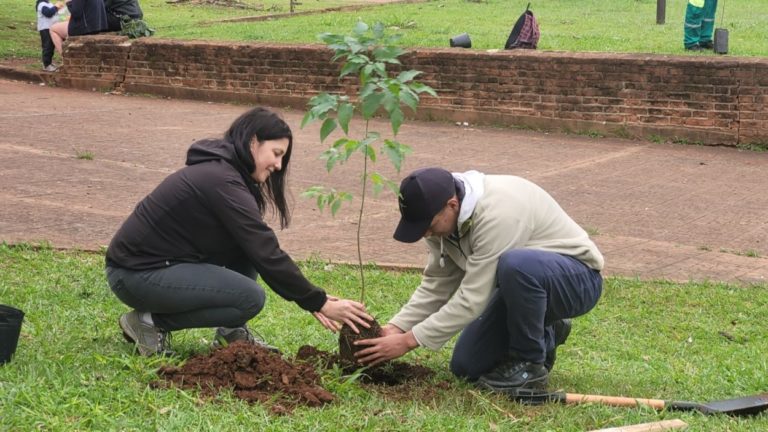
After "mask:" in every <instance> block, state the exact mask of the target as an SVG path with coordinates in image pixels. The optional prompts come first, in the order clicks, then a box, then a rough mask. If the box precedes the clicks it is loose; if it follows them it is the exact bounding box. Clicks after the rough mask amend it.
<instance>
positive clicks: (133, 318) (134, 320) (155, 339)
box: [118, 310, 173, 356]
mask: <svg viewBox="0 0 768 432" xmlns="http://www.w3.org/2000/svg"><path fill="white" fill-rule="evenodd" d="M118 322H119V324H120V328H121V329H123V336H124V337H125V340H127V341H128V342H132V343H135V344H136V349H138V351H139V354H141V355H143V356H152V355H157V354H161V355H173V351H171V340H170V339H171V338H170V336H171V334H170V333H168V332H165V331H162V330H160V329H159V328H157V327H155V326H153V325H150V324H147V323H145V322H143V321H142V320H141V318H140V313H139V312H137V311H135V310H134V311H131V312H128V313H125V314H122V315H121V316H120V320H119V321H118Z"/></svg>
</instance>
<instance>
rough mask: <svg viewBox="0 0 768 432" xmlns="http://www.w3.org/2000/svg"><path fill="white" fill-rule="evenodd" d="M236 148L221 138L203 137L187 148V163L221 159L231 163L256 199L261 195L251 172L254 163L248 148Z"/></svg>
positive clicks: (254, 168) (194, 163) (253, 169)
mask: <svg viewBox="0 0 768 432" xmlns="http://www.w3.org/2000/svg"><path fill="white" fill-rule="evenodd" d="M242 147H243V148H239V149H238V148H236V145H235V144H232V143H231V142H229V141H225V140H221V139H205V140H201V141H197V142H195V143H194V144H192V145H191V146H190V147H189V150H187V162H186V164H187V165H196V164H200V163H204V162H210V161H217V160H223V161H225V162H227V163H228V164H230V165H232V166H233V167H234V168H235V169H236V170H237V172H239V173H240V176H241V177H242V178H243V181H244V182H245V184H246V186H248V190H250V191H251V194H252V195H253V196H254V197H256V198H257V200H258V199H260V197H261V191H260V188H259V185H258V184H257V183H256V182H255V181H254V180H253V177H251V174H252V173H253V172H254V171H255V170H256V163H255V162H254V161H253V155H252V154H251V151H250V149H247V148H245V147H246V146H242Z"/></svg>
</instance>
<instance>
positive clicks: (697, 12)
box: [683, 0, 717, 51]
mask: <svg viewBox="0 0 768 432" xmlns="http://www.w3.org/2000/svg"><path fill="white" fill-rule="evenodd" d="M715 11H717V0H688V6H687V8H686V9H685V27H684V31H683V45H684V46H685V49H686V50H687V51H701V50H705V49H712V48H713V47H714V44H713V43H712V33H713V32H714V29H715Z"/></svg>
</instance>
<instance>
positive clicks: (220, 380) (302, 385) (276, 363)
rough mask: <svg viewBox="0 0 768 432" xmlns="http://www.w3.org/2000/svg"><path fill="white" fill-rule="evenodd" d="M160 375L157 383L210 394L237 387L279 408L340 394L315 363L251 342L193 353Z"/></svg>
mask: <svg viewBox="0 0 768 432" xmlns="http://www.w3.org/2000/svg"><path fill="white" fill-rule="evenodd" d="M158 375H160V378H161V379H162V380H161V381H154V382H153V383H152V387H153V388H168V387H171V386H177V387H181V388H184V389H198V390H199V391H200V392H201V393H202V394H203V395H204V396H214V395H216V394H217V393H218V392H220V391H221V390H231V391H232V392H233V393H234V394H235V395H236V396H237V397H239V398H241V399H243V400H246V401H248V402H260V403H264V404H266V405H268V406H269V408H270V409H271V410H272V412H274V413H276V414H285V413H290V412H291V411H293V409H294V408H296V407H297V406H300V405H302V406H311V407H317V406H321V405H323V404H326V403H329V402H331V401H333V399H334V396H333V395H332V394H331V393H330V392H328V391H327V390H325V389H324V388H323V387H321V386H320V377H319V376H318V375H317V373H316V372H315V370H314V368H313V367H312V365H310V364H307V363H298V364H293V363H290V362H288V361H287V360H285V359H283V358H282V357H281V356H280V355H279V354H277V353H274V352H271V351H269V350H267V349H265V348H262V347H259V346H256V345H251V344H248V343H245V342H234V343H232V344H230V345H229V346H227V347H226V348H221V349H218V350H215V351H212V352H210V353H209V354H204V355H196V356H193V357H191V358H190V359H189V360H187V361H186V363H184V365H182V366H181V367H175V366H163V367H161V368H160V370H159V371H158Z"/></svg>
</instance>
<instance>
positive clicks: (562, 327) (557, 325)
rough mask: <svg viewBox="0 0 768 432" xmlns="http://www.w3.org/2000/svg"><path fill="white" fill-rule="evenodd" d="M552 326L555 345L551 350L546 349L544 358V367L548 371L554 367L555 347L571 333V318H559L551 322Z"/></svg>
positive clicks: (562, 342)
mask: <svg viewBox="0 0 768 432" xmlns="http://www.w3.org/2000/svg"><path fill="white" fill-rule="evenodd" d="M552 327H553V328H554V330H555V347H554V348H553V349H552V350H551V351H547V358H546V360H544V367H546V368H547V370H548V371H552V368H553V367H555V360H557V347H559V346H560V345H562V344H564V343H565V341H566V340H567V339H568V336H569V335H570V334H571V320H570V319H568V318H566V319H561V320H558V321H555V322H554V323H552Z"/></svg>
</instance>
